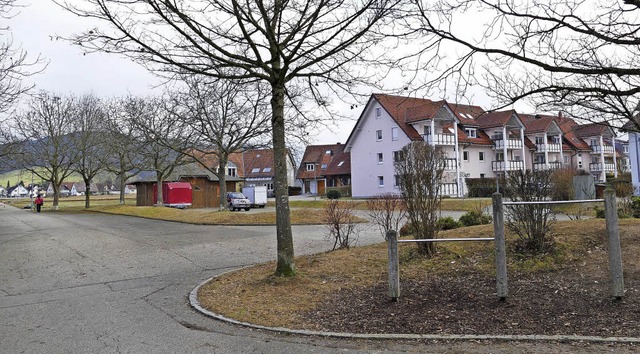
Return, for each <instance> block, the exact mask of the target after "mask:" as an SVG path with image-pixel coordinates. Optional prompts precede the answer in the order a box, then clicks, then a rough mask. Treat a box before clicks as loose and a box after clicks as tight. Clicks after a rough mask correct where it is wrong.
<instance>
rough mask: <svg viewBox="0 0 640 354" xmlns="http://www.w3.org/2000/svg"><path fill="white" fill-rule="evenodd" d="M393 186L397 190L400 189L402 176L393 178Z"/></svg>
mask: <svg viewBox="0 0 640 354" xmlns="http://www.w3.org/2000/svg"><path fill="white" fill-rule="evenodd" d="M393 186H394V187H396V188H398V187H400V176H398V175H394V176H393Z"/></svg>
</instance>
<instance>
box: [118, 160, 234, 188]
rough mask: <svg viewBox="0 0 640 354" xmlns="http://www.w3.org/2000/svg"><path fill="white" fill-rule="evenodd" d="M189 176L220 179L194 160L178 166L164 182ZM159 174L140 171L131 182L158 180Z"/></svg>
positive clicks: (228, 178) (230, 178) (213, 179)
mask: <svg viewBox="0 0 640 354" xmlns="http://www.w3.org/2000/svg"><path fill="white" fill-rule="evenodd" d="M189 177H203V178H207V179H208V180H210V181H219V179H218V177H216V175H214V174H213V173H212V172H211V171H209V170H207V169H206V168H204V167H202V165H200V164H199V163H196V162H193V163H189V164H186V165H182V166H177V167H176V168H175V169H174V170H173V172H172V173H171V174H170V175H169V176H168V177H167V178H165V180H164V182H176V181H179V180H180V179H182V178H189ZM226 180H227V181H231V182H232V181H241V180H242V179H241V178H238V177H231V176H227V177H226ZM156 181H157V174H156V171H140V173H138V174H137V175H136V176H135V177H133V178H132V179H131V181H130V182H129V183H131V184H135V183H145V182H156Z"/></svg>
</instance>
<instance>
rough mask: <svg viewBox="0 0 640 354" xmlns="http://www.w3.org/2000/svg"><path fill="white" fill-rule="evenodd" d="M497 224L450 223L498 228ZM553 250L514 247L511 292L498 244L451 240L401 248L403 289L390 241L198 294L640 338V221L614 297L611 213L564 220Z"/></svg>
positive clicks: (485, 230) (219, 302)
mask: <svg viewBox="0 0 640 354" xmlns="http://www.w3.org/2000/svg"><path fill="white" fill-rule="evenodd" d="M491 233H492V229H491V226H490V225H487V226H479V227H471V228H465V229H457V230H451V232H443V233H442V236H444V237H460V236H463V237H464V236H466V237H471V236H478V237H486V236H488V235H491ZM554 233H555V235H556V239H557V241H558V247H557V248H558V249H557V251H556V252H555V253H554V254H553V255H546V256H541V257H536V258H533V259H520V258H519V257H517V255H514V254H512V253H508V256H509V257H510V259H509V262H508V263H509V265H508V270H509V297H508V298H507V300H506V301H500V300H499V299H498V298H497V297H496V295H495V278H494V276H493V274H494V268H493V250H492V243H484V244H480V243H473V244H471V243H464V244H462V243H449V244H448V245H447V246H442V247H441V248H440V252H439V254H438V256H437V257H435V259H431V260H423V259H416V258H415V257H414V256H413V249H414V248H415V246H413V245H411V244H406V245H405V246H402V247H401V250H400V251H401V255H400V258H401V265H400V274H401V297H400V299H399V300H398V301H397V302H392V301H391V300H390V299H389V298H388V296H387V291H388V290H387V289H388V288H387V282H386V281H387V273H386V246H385V245H384V244H380V245H374V246H368V247H358V248H355V249H351V250H342V251H338V252H329V253H326V254H321V255H315V256H309V257H301V258H299V259H297V262H296V264H297V266H298V272H299V275H298V276H297V277H296V278H293V279H281V278H273V277H271V276H270V274H271V273H272V271H273V269H274V265H273V264H267V265H261V266H259V267H254V268H250V269H246V270H241V271H238V272H234V273H230V274H226V275H223V276H222V277H220V278H217V279H216V280H214V281H212V282H210V283H209V284H207V285H205V286H203V287H202V288H201V290H200V293H199V299H200V301H201V303H202V304H203V305H204V306H205V307H206V308H208V309H210V310H211V311H214V312H216V313H220V314H223V315H225V316H227V317H231V318H234V319H237V320H240V321H246V322H250V323H255V324H260V325H266V326H284V327H289V328H296V329H309V330H317V331H335V332H353V333H415V334H487V335H490V334H545V335H556V334H563V335H594V336H605V337H609V336H618V337H640V322H639V320H640V297H639V296H638V295H640V286H639V284H640V273H639V272H638V270H639V269H640V267H639V262H638V254H640V253H639V252H640V220H621V221H620V234H621V239H622V248H623V268H624V271H625V273H624V276H625V290H626V293H625V296H624V298H623V299H622V300H620V301H616V300H614V299H613V298H612V297H611V290H610V284H609V278H608V277H609V269H608V261H607V250H606V248H605V247H606V239H605V235H606V233H605V229H604V220H602V219H599V220H598V219H594V220H578V221H567V222H559V223H558V224H557V225H556V226H555V228H554Z"/></svg>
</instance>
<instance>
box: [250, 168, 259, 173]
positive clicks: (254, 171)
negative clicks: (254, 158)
mask: <svg viewBox="0 0 640 354" xmlns="http://www.w3.org/2000/svg"><path fill="white" fill-rule="evenodd" d="M258 172H260V167H256V168H254V169H252V170H251V173H258Z"/></svg>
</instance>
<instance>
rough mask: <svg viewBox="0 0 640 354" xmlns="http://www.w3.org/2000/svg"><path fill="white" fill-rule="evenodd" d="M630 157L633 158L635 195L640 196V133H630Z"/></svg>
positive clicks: (632, 181)
mask: <svg viewBox="0 0 640 354" xmlns="http://www.w3.org/2000/svg"><path fill="white" fill-rule="evenodd" d="M629 159H630V160H631V183H632V184H633V195H636V196H640V134H639V133H633V132H630V133H629Z"/></svg>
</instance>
